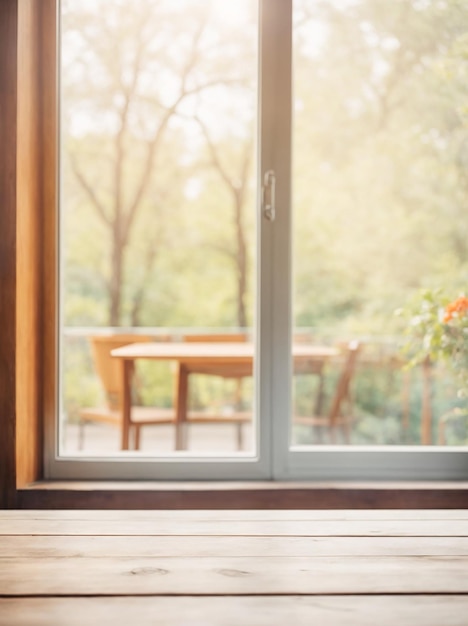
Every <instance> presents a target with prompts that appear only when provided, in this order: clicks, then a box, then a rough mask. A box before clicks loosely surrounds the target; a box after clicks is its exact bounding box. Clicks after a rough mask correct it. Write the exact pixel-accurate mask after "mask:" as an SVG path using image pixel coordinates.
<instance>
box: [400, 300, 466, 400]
mask: <svg viewBox="0 0 468 626" xmlns="http://www.w3.org/2000/svg"><path fill="white" fill-rule="evenodd" d="M406 315H407V316H408V317H409V319H408V327H407V330H406V335H407V337H408V341H407V343H406V345H405V346H404V352H405V353H406V354H407V355H409V357H410V361H409V365H410V366H412V365H415V364H418V363H421V362H422V361H424V360H425V359H431V360H432V361H435V362H436V361H443V362H445V363H446V364H447V365H448V367H449V369H450V370H451V371H452V372H453V373H454V375H455V376H456V378H457V380H458V383H459V390H458V395H459V396H460V397H467V396H468V298H466V297H465V296H464V295H462V296H459V297H458V298H457V299H455V300H453V301H451V300H450V299H449V298H448V297H447V296H446V295H444V294H443V292H442V290H440V289H439V290H435V291H429V290H425V291H423V292H422V293H421V294H420V297H419V298H418V299H415V300H414V303H413V305H412V307H410V308H409V309H408V310H407V311H406Z"/></svg>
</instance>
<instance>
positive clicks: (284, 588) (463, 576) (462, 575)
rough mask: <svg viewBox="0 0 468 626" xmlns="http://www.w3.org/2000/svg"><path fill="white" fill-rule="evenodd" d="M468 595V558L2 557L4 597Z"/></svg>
mask: <svg viewBox="0 0 468 626" xmlns="http://www.w3.org/2000/svg"><path fill="white" fill-rule="evenodd" d="M341 593H349V594H380V593H389V594H390V593H399V594H418V593H464V594H465V593H466V594H468V557H453V556H451V557H448V556H443V557H442V556H440V557H439V556H430V557H425V556H422V557H411V556H408V557H401V556H400V557H384V556H381V557H347V558H344V557H342V556H340V557H291V556H284V557H264V558H259V557H226V556H224V557H205V558H203V559H200V558H198V557H165V558H152V557H147V558H144V557H138V558H137V557H119V558H116V557H103V558H87V557H76V558H73V557H71V558H67V559H55V558H48V557H44V558H41V559H31V558H28V557H21V558H18V557H17V558H15V559H9V558H2V559H1V561H0V596H11V595H18V596H41V595H54V596H57V595H60V596H70V595H211V596H213V595H246V594H249V595H256V594H260V595H265V594H267V595H269V594H272V595H276V594H281V595H282V594H286V595H288V594H300V595H303V594H305V595H308V594H341Z"/></svg>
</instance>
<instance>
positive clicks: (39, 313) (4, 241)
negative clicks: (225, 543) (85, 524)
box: [0, 0, 468, 508]
mask: <svg viewBox="0 0 468 626" xmlns="http://www.w3.org/2000/svg"><path fill="white" fill-rule="evenodd" d="M57 4H58V2H57V0H2V2H0V111H1V112H2V114H1V116H0V145H1V146H2V147H3V153H2V155H1V157H0V233H1V237H0V281H1V282H0V285H1V287H0V433H1V437H0V508H15V507H20V508H371V507H372V508H467V507H468V482H465V481H464V482H458V483H455V482H452V483H447V482H444V483H436V482H431V483H423V482H419V483H404V482H401V483H395V482H392V483H370V482H367V483H333V484H331V483H327V484H321V483H317V482H315V483H305V482H303V483H297V482H295V483H285V482H283V483H281V482H279V483H275V482H260V483H259V482H245V483H239V482H236V483H228V482H224V483H219V482H218V483H209V482H206V483H151V482H146V483H130V482H129V483H122V482H120V483H103V482H96V481H90V482H87V483H85V482H81V483H77V482H70V481H68V482H67V481H62V482H60V483H58V482H44V481H42V477H43V462H44V458H43V431H44V426H45V424H46V423H49V424H50V423H52V424H53V423H55V415H56V410H57V406H56V393H55V383H54V380H55V378H56V373H57V345H56V324H57V313H56V292H57V224H56V207H57V202H58V197H57V195H58V191H57V189H58V186H57V173H58V155H57V145H58V142H57V133H58V119H57V72H56V68H57V54H58V47H57V41H58V38H57Z"/></svg>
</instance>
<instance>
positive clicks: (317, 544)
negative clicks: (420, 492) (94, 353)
mask: <svg viewBox="0 0 468 626" xmlns="http://www.w3.org/2000/svg"><path fill="white" fill-rule="evenodd" d="M24 555H28V557H29V558H31V559H33V558H35V559H42V558H44V557H47V558H68V557H88V558H90V557H95V558H100V557H153V558H154V557H181V556H192V557H194V556H196V557H200V558H202V557H212V556H228V557H240V556H243V557H248V556H251V557H274V556H284V555H288V556H292V557H296V556H343V557H348V556H468V537H418V540H417V541H415V540H414V538H413V537H236V536H222V537H212V536H207V537H206V536H205V537H204V536H197V538H196V541H194V538H193V537H187V536H175V537H174V536H165V537H164V539H163V540H161V537H152V536H144V537H141V536H133V537H132V536H127V537H125V541H122V537H109V536H107V537H103V536H87V537H80V536H63V535H59V536H57V535H52V536H41V535H35V536H30V535H4V536H2V537H0V557H10V558H16V557H21V556H24Z"/></svg>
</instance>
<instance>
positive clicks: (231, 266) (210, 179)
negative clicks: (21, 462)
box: [59, 0, 258, 457]
mask: <svg viewBox="0 0 468 626" xmlns="http://www.w3.org/2000/svg"><path fill="white" fill-rule="evenodd" d="M61 5H62V7H61V22H62V41H61V143H62V146H61V170H62V175H61V208H60V216H61V275H62V286H61V319H62V325H61V407H62V410H61V419H60V436H59V439H60V452H61V454H63V455H75V454H85V455H97V456H106V455H114V454H116V453H119V452H120V451H121V448H122V446H123V447H124V448H126V447H127V446H128V447H129V448H130V449H134V448H135V447H138V449H139V450H140V451H141V453H142V454H145V455H146V456H148V455H149V456H152V457H157V456H159V455H163V456H164V455H171V454H173V453H174V451H175V449H176V448H177V449H178V450H182V451H184V453H185V454H186V453H187V451H188V452H189V453H193V454H196V455H198V454H200V453H201V454H207V455H211V456H213V455H214V456H216V455H221V456H223V457H225V456H226V454H231V453H232V454H235V455H237V454H245V453H249V454H253V453H254V452H255V450H256V442H255V440H254V430H255V429H254V427H253V421H252V411H253V396H254V385H253V382H252V377H251V373H252V361H253V358H254V355H253V344H252V341H253V335H254V328H255V319H254V312H255V296H254V294H255V291H256V284H255V281H256V278H255V276H256V267H255V265H256V259H255V240H256V223H255V216H256V211H255V203H256V192H255V180H256V172H255V166H256V163H255V154H256V146H255V138H256V108H257V57H258V54H257V38H258V34H257V31H258V16H257V12H258V6H257V2H256V1H255V0H237V1H236V2H235V3H225V2H221V1H219V0H218V1H215V2H211V1H210V0H138V1H137V2H135V1H133V0H62V3H61ZM135 342H140V343H141V342H142V343H143V346H140V348H134V349H133V352H132V355H131V356H132V359H133V364H134V371H133V372H131V373H130V375H129V376H131V377H130V378H129V379H128V380H130V382H131V404H132V408H131V412H130V416H131V419H132V424H131V425H130V429H129V434H128V437H126V435H125V432H123V430H124V429H123V428H122V414H123V413H122V401H123V393H124V391H123V386H122V374H121V371H122V362H123V360H122V359H121V358H118V357H116V356H112V355H111V354H110V353H111V350H113V349H118V348H119V347H122V346H125V345H129V344H132V343H135ZM127 356H128V355H127ZM188 363H189V365H190V376H189V388H188V391H185V388H184V385H183V384H182V385H180V384H179V381H180V380H181V378H182V379H183V378H184V375H185V373H186V369H184V367H185V366H187V364H188ZM184 402H187V405H188V406H187V410H184ZM177 416H178V419H179V418H180V419H184V418H186V420H187V424H185V425H184V424H179V422H177V424H176V417H177Z"/></svg>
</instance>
